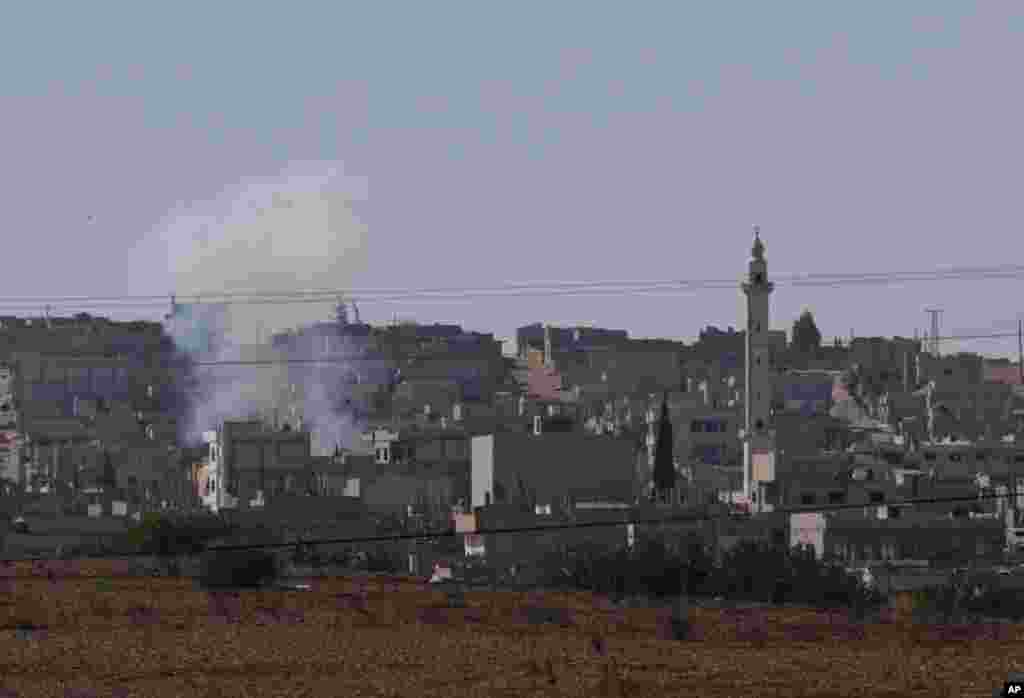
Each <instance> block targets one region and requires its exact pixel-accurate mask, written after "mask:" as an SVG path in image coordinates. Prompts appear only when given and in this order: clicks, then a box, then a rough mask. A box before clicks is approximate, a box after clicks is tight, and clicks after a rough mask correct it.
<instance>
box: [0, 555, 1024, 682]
mask: <svg viewBox="0 0 1024 698" xmlns="http://www.w3.org/2000/svg"><path fill="white" fill-rule="evenodd" d="M114 568H115V566H114V565H112V564H111V565H106V564H99V563H94V564H91V565H88V566H86V565H84V564H79V565H77V567H76V571H75V573H74V574H72V575H69V574H68V570H64V569H62V570H59V571H57V572H55V573H53V574H52V575H51V577H52V578H48V575H47V572H46V571H45V570H43V569H41V568H38V569H36V570H35V571H33V570H32V566H31V565H24V564H19V565H18V566H17V567H15V566H6V567H4V568H3V569H2V570H0V627H2V630H0V688H4V689H7V690H8V691H9V693H3V691H2V690H0V698H7V697H8V696H22V697H28V696H41V697H42V696H59V697H61V698H67V697H68V696H79V698H86V697H87V696H96V697H106V696H121V697H126V696H139V697H142V696H146V697H148V696H153V697H160V696H189V697H191V696H197V697H198V696H218V697H220V696H223V697H225V698H228V697H231V696H316V697H320V696H324V697H327V698H333V697H335V696H337V697H339V698H341V697H346V696H396V697H397V696H403V697H404V696H408V697H410V698H412V697H414V696H415V697H416V698H420V697H421V696H438V697H440V696H444V697H448V696H453V695H459V696H481V697H491V696H586V697H587V698H600V697H601V696H623V697H625V696H630V697H632V696H638V697H642V696H701V697H708V698H717V697H723V698H724V697H725V696H728V697H729V698H732V697H733V696H786V697H789V696H865V695H867V696H891V697H893V698H897V697H900V698H902V697H905V696H929V697H931V696H957V697H960V696H972V695H977V696H991V695H992V691H993V689H994V688H995V687H996V686H998V685H1001V683H1002V681H1003V680H1004V679H1005V677H1006V676H1007V674H1008V673H1010V672H1011V671H1017V670H1019V669H1020V667H1021V666H1024V642H1022V640H1024V632H1021V628H1019V627H1018V626H1010V625H1003V626H1000V627H999V628H998V629H996V630H993V629H988V630H987V631H986V632H985V636H983V637H982V636H978V633H979V632H980V630H979V629H977V628H975V629H973V630H972V629H970V628H947V629H946V630H944V631H940V630H938V629H935V628H931V629H929V628H924V627H921V626H917V625H914V624H912V623H910V621H909V618H908V615H907V613H906V609H902V610H899V609H898V610H897V611H895V612H894V613H893V614H892V616H891V617H888V618H886V619H885V620H886V621H887V622H879V623H873V624H870V625H856V624H853V623H851V622H849V621H848V620H847V619H846V618H845V617H843V618H840V617H831V618H830V617H827V616H826V615H824V614H822V613H816V612H814V611H810V610H807V611H801V610H799V609H782V610H770V611H765V612H758V611H748V612H743V611H733V610H722V609H704V608H701V609H695V610H694V611H693V614H694V620H695V637H694V638H693V639H690V640H687V641H682V642H679V641H671V640H667V639H663V637H662V635H661V633H660V632H659V620H658V614H659V612H658V611H657V610H655V609H631V610H628V611H622V610H615V609H613V608H612V607H611V606H610V604H608V603H607V602H606V601H603V600H602V599H599V598H596V597H592V596H590V595H588V594H571V595H568V594H547V595H544V596H536V597H528V596H527V595H524V594H513V593H511V592H497V593H493V592H486V591H482V592H466V594H465V606H466V607H465V608H457V607H456V608H451V607H450V606H451V605H453V604H452V603H451V600H450V599H449V598H448V597H447V596H446V593H445V592H443V591H440V590H437V589H435V588H431V587H429V586H427V585H425V584H420V583H412V582H408V581H387V580H381V579H372V580H371V579H364V580H361V581H357V580H351V579H350V580H344V579H333V580H325V581H317V582H315V583H314V588H313V590H312V591H309V592H242V593H240V594H239V596H237V597H234V598H223V599H222V600H221V601H220V602H217V601H216V600H215V599H213V598H212V597H211V595H210V594H209V593H207V592H204V591H200V590H198V589H197V588H196V587H195V586H194V583H193V582H191V581H189V580H184V579H166V578H163V579H147V578H127V577H115V578H111V579H104V578H103V577H104V576H106V575H114V574H115V573H117V572H118V570H115V569H114ZM218 598H219V597H218ZM454 605H455V606H458V605H459V604H458V603H455V604H454ZM544 609H546V610H544ZM545 616H547V617H548V620H553V621H554V622H541V621H543V620H544V617H545ZM29 624H32V625H35V626H39V629H38V630H36V631H31V630H28V629H26V628H25V627H24V626H26V625H29ZM19 626H21V628H20V629H19ZM43 626H45V629H44V628H43ZM972 633H973V636H972Z"/></svg>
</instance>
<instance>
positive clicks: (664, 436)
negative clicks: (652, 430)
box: [654, 395, 676, 492]
mask: <svg viewBox="0 0 1024 698" xmlns="http://www.w3.org/2000/svg"><path fill="white" fill-rule="evenodd" d="M675 484H676V469H675V465H674V463H673V460H672V420H670V419H669V417H668V396H667V395H666V396H665V397H664V398H663V399H662V402H661V419H660V420H659V421H658V440H657V442H656V443H655V447H654V487H655V489H656V490H657V491H658V492H667V491H669V490H671V489H672V488H673V487H675Z"/></svg>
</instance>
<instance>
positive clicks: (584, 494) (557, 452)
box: [471, 432, 638, 510]
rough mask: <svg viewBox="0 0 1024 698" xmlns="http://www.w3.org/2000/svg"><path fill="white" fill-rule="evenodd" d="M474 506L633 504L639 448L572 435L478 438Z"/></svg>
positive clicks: (474, 459)
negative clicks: (586, 503) (602, 502)
mask: <svg viewBox="0 0 1024 698" xmlns="http://www.w3.org/2000/svg"><path fill="white" fill-rule="evenodd" d="M471 448H472V476H471V487H472V499H471V506H472V507H473V508H476V507H481V506H483V507H486V506H489V505H491V504H508V503H513V502H514V503H516V504H517V505H519V506H523V507H526V508H527V509H529V510H533V509H534V508H535V507H537V506H541V507H553V508H554V509H559V508H564V507H565V506H566V502H572V501H575V502H587V501H609V502H623V503H632V502H633V501H634V500H635V498H636V496H637V494H638V492H637V490H638V487H637V482H636V475H635V446H634V444H633V442H632V441H630V440H627V439H616V438H614V437H610V436H592V435H589V434H581V433H578V432H570V433H541V434H533V433H515V432H504V433H502V432H499V433H494V434H487V435H482V436H474V437H473V439H472V442H471Z"/></svg>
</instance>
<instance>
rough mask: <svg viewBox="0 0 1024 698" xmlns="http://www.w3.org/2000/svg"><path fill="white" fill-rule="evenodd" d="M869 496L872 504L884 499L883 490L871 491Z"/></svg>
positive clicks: (879, 502) (881, 501)
mask: <svg viewBox="0 0 1024 698" xmlns="http://www.w3.org/2000/svg"><path fill="white" fill-rule="evenodd" d="M869 496H870V498H871V503H872V504H882V503H883V502H884V501H885V493H884V492H871V493H870V495H869Z"/></svg>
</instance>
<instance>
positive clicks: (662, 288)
mask: <svg viewBox="0 0 1024 698" xmlns="http://www.w3.org/2000/svg"><path fill="white" fill-rule="evenodd" d="M1022 278H1024V265H1003V266H996V267H961V268H955V267H954V268H950V269H946V270H933V271H905V272H871V273H845V274H790V275H783V276H779V277H776V278H775V279H774V283H775V284H776V285H781V286H787V285H789V286H807V287H834V288H838V287H842V286H852V285H873V284H896V283H911V282H924V281H981V280H995V279H1014V280H1015V279H1022ZM737 283H738V280H737V279H688V280H671V279H670V280H662V281H590V282H585V281H572V282H570V281H560V282H550V283H537V282H530V283H518V284H505V285H503V286H495V287H477V288H472V287H463V288H454V287H450V288H422V289H329V290H307V291H239V292H228V291H224V292H217V293H195V294H190V295H178V296H176V300H180V301H181V302H182V303H183V304H191V305H240V304H243V305H266V304H297V303H336V302H337V300H338V297H339V296H344V297H346V298H351V299H353V300H355V301H357V302H359V303H374V302H396V301H403V302H404V301H410V300H423V301H439V300H440V301H443V300H463V299H470V298H520V297H531V296H539V297H549V296H589V295H607V294H613V295H615V294H620V295H621V294H624V295H635V294H638V293H651V292H665V293H685V292H688V291H704V290H716V289H721V290H724V289H729V290H735V289H736V288H737ZM169 300H170V296H169V295H160V296H157V295H144V296H141V295H140V296H131V295H117V296H63V297H43V296H36V297H21V298H8V299H6V300H0V308H6V309H15V308H27V309H39V308H40V307H42V306H45V305H50V306H54V307H56V306H82V305H88V306H91V307H111V308H133V307H157V306H161V305H163V306H166V305H167V304H168V302H169Z"/></svg>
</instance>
